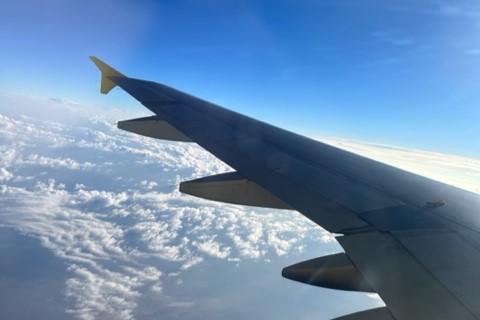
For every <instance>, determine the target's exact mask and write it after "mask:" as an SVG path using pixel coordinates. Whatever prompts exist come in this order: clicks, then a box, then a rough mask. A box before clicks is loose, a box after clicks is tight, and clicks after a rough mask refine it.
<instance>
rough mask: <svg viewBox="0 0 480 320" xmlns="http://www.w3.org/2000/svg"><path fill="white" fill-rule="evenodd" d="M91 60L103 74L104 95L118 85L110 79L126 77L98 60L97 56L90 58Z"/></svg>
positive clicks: (102, 89) (101, 89)
mask: <svg viewBox="0 0 480 320" xmlns="http://www.w3.org/2000/svg"><path fill="white" fill-rule="evenodd" d="M90 60H92V61H93V63H95V65H96V66H97V68H98V69H99V70H100V71H101V73H102V78H101V85H100V92H101V93H103V94H107V93H109V92H110V91H111V90H112V89H113V88H115V87H116V86H117V84H116V83H115V82H114V81H113V80H112V79H111V78H110V77H122V78H123V77H125V75H123V74H122V73H120V72H119V71H117V70H115V69H114V68H112V67H110V66H109V65H108V64H106V63H105V62H103V61H102V60H100V59H98V58H97V57H96V56H93V55H92V56H90Z"/></svg>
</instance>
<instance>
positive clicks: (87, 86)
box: [0, 0, 480, 158]
mask: <svg viewBox="0 0 480 320" xmlns="http://www.w3.org/2000/svg"><path fill="white" fill-rule="evenodd" d="M479 7H480V4H479V3H478V2H476V1H464V0H461V1H455V2H452V1H441V0H439V1H388V3H387V2H386V1H374V0H368V1H362V2H359V1H353V0H351V1H350V0H346V1H338V0H326V1H288V0H279V1H235V0H232V1H214V0H211V1H113V0H107V1H101V2H98V1H93V0H87V1H55V0H50V1H41V2H40V1H25V0H19V1H9V2H5V3H3V4H2V5H1V10H0V36H1V38H2V45H1V50H0V59H1V61H2V67H1V68H0V90H1V91H3V92H6V93H20V94H27V95H36V96H46V97H58V98H64V99H69V100H74V101H78V102H81V103H84V104H95V105H104V106H105V107H107V106H113V107H122V108H131V109H136V110H140V109H141V106H139V105H138V104H137V103H136V102H135V101H133V100H132V99H131V98H129V97H128V96H127V95H126V94H124V93H121V91H120V90H117V91H115V92H113V94H110V96H109V97H103V96H101V95H100V94H99V93H98V85H99V75H98V71H97V70H96V68H95V67H94V66H93V64H92V63H91V62H90V61H89V60H88V58H87V57H88V55H91V54H94V55H97V56H98V57H100V58H102V59H103V60H105V61H106V62H108V63H110V64H111V65H113V66H114V67H116V68H118V69H119V70H120V71H122V72H124V73H125V74H127V75H130V76H132V77H139V78H146V79H151V80H155V81H158V82H162V83H166V84H169V85H172V86H175V87H178V88H180V89H183V90H185V91H188V92H190V93H193V94H195V95H197V96H200V97H202V98H205V99H207V100H210V101H213V102H216V103H218V104H221V105H223V106H226V107H229V108H232V109H234V110H237V111H239V112H242V113H246V114H248V115H251V116H254V117H256V118H260V119H262V120H264V121H267V122H271V123H274V124H277V125H279V126H283V127H287V128H289V129H291V130H294V131H300V132H303V133H305V134H308V135H314V136H334V137H342V138H349V139H355V140H361V141H373V142H377V143H385V144H392V145H400V146H405V147H410V148H417V149H425V150H433V151H441V152H447V153H454V154H460V155H466V156H473V157H477V158H478V157H480V142H479V141H480V140H479V139H478V138H477V137H478V136H480V121H479V119H480V108H479V106H478V102H477V101H478V100H479V98H480V90H479V89H480V37H479V36H480V15H479V14H477V12H480V10H479V9H480V8H479Z"/></svg>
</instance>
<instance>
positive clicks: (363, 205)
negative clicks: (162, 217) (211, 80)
mask: <svg viewBox="0 0 480 320" xmlns="http://www.w3.org/2000/svg"><path fill="white" fill-rule="evenodd" d="M91 59H92V60H93V61H94V63H95V64H96V65H97V66H98V67H99V69H100V70H101V72H102V80H101V92H102V93H108V92H109V91H110V90H111V89H112V88H114V87H115V86H119V87H121V88H122V89H123V90H125V91H126V92H128V93H129V94H130V95H132V96H133V97H134V98H135V99H137V100H138V101H139V102H141V103H142V104H143V105H144V106H145V107H147V108H148V109H150V110H151V111H152V112H153V113H154V114H155V115H154V116H151V117H146V118H139V119H133V120H126V121H121V122H119V123H118V127H119V128H120V129H124V130H127V131H131V132H135V133H138V134H142V135H146V136H150V137H154V138H159V139H167V140H176V141H183V142H195V143H197V144H198V145H200V146H201V147H203V148H204V149H206V150H207V151H209V152H210V153H212V154H213V155H215V156H216V157H217V158H219V159H220V160H222V161H223V162H225V163H227V164H228V165H229V166H230V167H232V168H233V169H234V170H235V171H234V172H229V173H224V174H219V175H214V176H210V177H204V178H200V179H196V180H192V181H186V182H182V183H181V184H180V190H181V191H182V192H185V193H188V194H191V195H195V196H199V197H202V198H206V199H212V200H217V201H224V202H229V203H236V204H243V205H253V206H262V207H271V208H281V209H293V210H296V211H298V212H300V213H301V214H303V215H304V216H306V217H307V218H309V219H310V220H312V221H314V222H315V223H317V224H318V225H320V226H322V227H323V228H325V229H326V230H328V231H330V232H332V233H334V234H336V235H337V237H336V239H337V241H338V242H339V243H340V245H341V246H342V247H343V248H344V250H345V252H344V253H337V254H334V255H330V256H325V257H320V258H316V259H312V260H308V261H304V262H300V263H298V264H295V265H292V266H289V267H286V268H285V269H283V271H282V274H283V276H284V277H287V278H289V279H292V280H296V281H301V282H305V283H308V284H311V285H316V286H321V287H327V288H333V289H340V290H353V291H366V292H377V293H378V294H379V295H380V297H381V298H382V299H383V301H384V302H385V304H386V307H381V308H377V309H371V310H366V311H363V312H360V313H355V314H351V315H346V316H343V317H340V318H338V319H342V320H360V319H397V320H412V319H480V303H479V301H480V235H479V230H480V195H477V194H474V193H471V192H467V191H464V190H461V189H458V188H455V187H452V186H449V185H445V184H442V183H439V182H436V181H433V180H430V179H427V178H424V177H421V176H418V175H416V174H413V173H409V172H406V171H403V170H400V169H397V168H394V167H391V166H388V165H386V164H383V163H380V162H377V161H374V160H371V159H368V158H365V157H361V156H359V155H356V154H353V153H350V152H347V151H344V150H341V149H338V148H335V147H332V146H330V145H327V144H324V143H321V142H319V141H315V140H312V139H309V138H306V137H303V136H300V135H297V134H295V133H292V132H288V131H286V130H282V129H280V128H277V127H274V126H271V125H269V124H266V123H264V122H261V121H258V120H255V119H252V118H249V117H246V116H244V115H241V114H238V113H235V112H233V111H230V110H227V109H225V108H222V107H220V106H217V105H215V104H213V103H210V102H207V101H204V100H201V99H199V98H196V97H194V96H191V95H189V94H186V93H183V92H180V91H178V90H176V89H173V88H170V87H168V86H165V85H163V84H158V83H155V82H150V81H145V80H139V79H133V78H129V77H126V76H125V75H123V74H121V73H120V72H118V71H116V70H115V69H113V68H111V67H110V66H108V65H106V64H105V63H104V62H102V61H101V60H99V59H97V58H95V57H91Z"/></svg>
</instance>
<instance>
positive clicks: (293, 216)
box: [0, 95, 480, 319]
mask: <svg viewBox="0 0 480 320" xmlns="http://www.w3.org/2000/svg"><path fill="white" fill-rule="evenodd" d="M106 114H108V116H107V115H106ZM137 116H141V115H139V114H133V113H128V112H121V111H118V110H109V111H105V110H97V109H94V108H87V107H82V106H80V105H77V104H75V103H73V102H69V101H63V100H58V99H54V100H48V99H40V98H32V97H19V96H7V95H0V152H1V154H2V157H1V158H0V206H1V207H2V210H1V212H0V226H2V227H10V228H14V229H15V230H19V231H20V232H22V233H23V234H26V235H29V236H31V237H33V238H35V239H38V240H39V241H40V242H41V244H42V245H43V246H44V247H45V248H48V249H49V250H51V251H52V252H53V253H54V254H55V255H56V256H57V257H58V258H60V259H61V260H62V261H65V262H66V272H67V274H68V277H67V278H66V279H65V290H64V294H65V298H66V307H65V308H66V310H67V312H68V313H70V314H71V315H73V316H74V317H77V318H80V319H95V318H102V319H109V318H112V319H113V318H115V319H132V318H140V319H142V318H157V317H158V314H159V313H162V314H163V315H167V317H174V316H176V317H181V318H198V315H199V314H201V315H202V316H211V317H218V316H219V315H222V314H223V315H225V314H236V315H237V317H238V318H242V317H252V314H253V315H256V316H259V317H263V316H264V315H265V314H267V315H268V314H272V312H273V311H272V309H273V310H277V311H276V312H278V318H288V317H294V316H296V317H298V318H302V317H305V318H308V317H309V316H311V314H316V315H318V314H317V313H318V312H317V311H316V310H317V309H318V306H319V303H321V302H319V301H318V300H315V299H314V298H315V297H316V296H317V295H318V294H319V293H318V292H320V291H318V290H321V289H318V288H313V290H316V291H309V290H312V289H311V288H304V286H301V288H302V289H300V290H301V292H308V293H309V294H308V298H307V297H306V296H301V298H298V299H299V301H300V300H301V301H302V302H299V301H297V302H296V303H297V305H298V304H299V303H303V304H305V303H307V304H306V305H305V306H302V310H303V312H304V313H294V314H289V313H288V311H287V310H290V309H292V310H296V309H295V308H290V307H289V306H288V305H287V304H285V305H284V306H282V307H279V306H278V304H279V303H278V301H296V300H295V298H292V297H290V296H289V294H290V293H291V292H292V288H296V287H294V286H295V285H296V284H291V283H290V282H288V281H286V280H282V279H280V281H279V282H278V283H280V284H273V283H277V282H274V281H273V280H271V279H270V277H272V279H273V278H275V279H276V280H275V281H277V280H278V279H279V278H280V276H279V270H280V268H281V267H283V266H285V265H287V264H289V263H293V262H298V261H299V260H300V259H306V258H305V257H307V258H313V257H315V256H318V255H322V254H327V253H332V252H336V251H338V250H340V247H339V246H338V244H337V243H336V241H335V240H334V238H333V236H332V235H330V234H328V233H327V232H325V231H323V230H322V229H321V228H319V227H318V226H316V225H314V224H313V223H311V222H310V221H308V220H307V219H305V218H304V217H303V216H301V215H300V214H298V213H295V212H292V211H282V210H268V209H255V208H250V207H241V206H234V205H228V204H219V203H215V202H210V201H205V200H202V199H198V198H194V197H190V196H187V195H182V194H180V193H179V192H178V191H177V190H178V184H179V183H180V182H181V181H184V180H188V179H192V178H197V177H201V176H206V175H210V174H215V173H219V172H225V171H228V170H230V169H229V168H228V166H226V165H225V164H223V163H221V162H220V161H218V160H217V159H215V158H214V157H212V156H211V155H209V154H208V153H206V152H205V151H203V150H202V149H200V148H199V147H197V146H195V145H194V144H180V143H174V142H162V141H158V140H153V139H149V138H144V137H141V136H138V135H133V134H130V133H127V132H122V131H120V130H118V129H116V128H115V120H120V119H127V118H133V117H137ZM323 140H324V141H327V142H328V143H331V144H334V145H336V146H339V147H341V148H345V149H347V150H350V151H354V152H357V153H360V154H363V155H366V156H369V157H372V158H374V159H377V160H381V161H384V162H388V163H391V164H394V165H397V166H400V167H403V168H404V169H407V170H411V171H415V172H417V173H421V174H424V175H427V176H430V177H432V178H434V179H437V180H443V181H446V182H448V183H451V184H454V185H457V186H460V187H463V188H467V189H469V190H472V191H476V192H479V191H480V187H479V185H478V182H477V181H480V179H478V178H480V162H479V161H478V160H474V159H466V158H461V157H456V156H447V155H441V154H436V153H431V152H422V151H412V150H405V149H399V148H393V147H389V146H379V145H372V144H368V143H357V142H351V141H344V140H338V139H326V140H325V139H323ZM312 252H315V253H312ZM290 259H291V260H292V261H290ZM205 268H207V269H205ZM262 270H264V272H266V273H265V275H263V276H262V275H260V273H261V272H263V271H262ZM231 272H233V274H231ZM235 272H236V273H235ZM217 274H222V276H218V277H216V275H217ZM251 274H255V276H251ZM217 278H218V279H217ZM259 278H263V279H262V280H263V281H267V280H268V281H270V282H268V284H267V282H263V283H264V284H260V282H259V283H258V284H256V286H257V287H252V288H250V289H248V290H251V291H245V292H243V293H242V294H240V293H239V294H237V295H232V293H229V292H230V290H229V286H231V287H232V288H237V289H236V290H240V289H239V288H244V289H242V290H247V289H246V287H245V284H246V283H249V282H248V281H254V279H259ZM207 279H208V280H207ZM222 279H229V285H228V286H225V284H224V283H223V282H222ZM270 286H272V287H270ZM283 286H287V287H283ZM288 286H293V287H288ZM273 288H282V289H273ZM252 292H263V293H262V297H261V298H258V299H256V300H252V301H250V300H248V298H249V296H251V295H252ZM279 292H283V293H282V294H283V299H285V300H280V299H281V298H279V297H277V296H276V294H279ZM337 294H339V293H329V296H332V297H334V298H335V299H336V298H337V296H336V295H337ZM242 297H243V298H242ZM267 297H271V298H270V300H268V298H267ZM342 297H343V299H349V301H350V302H352V301H354V302H355V303H350V304H351V306H343V305H342V306H341V307H338V308H333V307H331V304H330V303H329V302H328V301H329V300H328V299H327V298H322V300H324V302H323V303H324V304H325V306H326V307H325V308H324V309H325V310H323V312H322V313H321V314H320V315H318V316H322V315H323V316H324V317H326V318H329V317H333V316H336V315H339V314H341V313H346V312H349V311H350V312H353V311H355V310H358V309H361V308H366V307H368V306H370V307H373V306H376V305H378V304H379V303H381V301H380V302H379V300H378V298H377V297H376V296H373V297H372V296H367V295H358V294H357V295H355V294H351V295H348V294H344V295H343V296H342ZM242 299H243V300H242ZM292 299H293V300H292ZM309 299H310V300H309ZM332 299H333V298H332ZM267 301H270V302H267ZM306 301H307V302H306ZM260 302H261V303H262V305H263V306H264V305H269V304H268V303H270V304H271V306H272V308H271V309H270V310H267V311H265V312H267V313H265V314H262V313H260V311H257V308H256V307H255V308H254V307H252V308H251V309H249V312H250V313H245V312H247V311H246V310H244V309H245V308H244V306H245V305H250V306H256V304H259V303H260ZM308 303H310V304H308ZM276 305H277V306H276ZM320 305H321V304H320ZM327 306H328V308H327ZM189 310H191V311H189ZM199 312H200V313H199ZM252 312H253V313H252ZM255 312H256V313H255Z"/></svg>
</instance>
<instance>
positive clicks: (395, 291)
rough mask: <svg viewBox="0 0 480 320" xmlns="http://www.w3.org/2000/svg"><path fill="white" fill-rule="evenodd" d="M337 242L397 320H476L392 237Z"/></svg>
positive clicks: (371, 235) (371, 236)
mask: <svg viewBox="0 0 480 320" xmlns="http://www.w3.org/2000/svg"><path fill="white" fill-rule="evenodd" d="M337 240H338V242H339V243H340V244H341V245H342V247H343V248H344V249H345V252H346V253H347V255H348V257H349V258H350V260H351V261H352V262H353V264H354V265H355V267H356V268H357V269H358V270H359V271H360V272H361V273H362V274H363V276H364V277H365V278H366V279H367V281H368V282H369V283H370V285H371V286H372V287H373V289H374V290H375V291H376V292H377V293H378V294H379V295H380V296H381V297H382V299H383V301H384V302H385V304H386V305H387V307H388V309H389V311H390V312H391V313H392V315H393V316H394V317H395V318H396V319H438V320H450V319H464V320H470V319H472V320H473V319H476V317H474V316H473V315H472V313H471V311H470V310H468V309H467V308H465V305H464V304H463V303H462V302H461V301H459V300H458V299H457V297H456V296H455V295H454V294H453V293H452V292H451V291H450V290H449V289H448V288H447V287H445V286H444V285H442V284H441V283H440V282H439V281H438V279H437V278H436V277H435V276H434V274H432V273H431V270H430V269H428V268H426V267H425V266H424V265H422V264H421V263H419V261H418V260H417V258H416V257H415V256H414V255H412V254H411V253H410V252H409V251H408V250H407V249H406V248H405V247H404V245H403V244H402V243H401V242H400V241H398V240H397V239H396V238H395V237H394V236H393V235H392V234H390V233H381V232H369V233H362V234H356V235H348V236H343V237H339V238H337Z"/></svg>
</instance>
